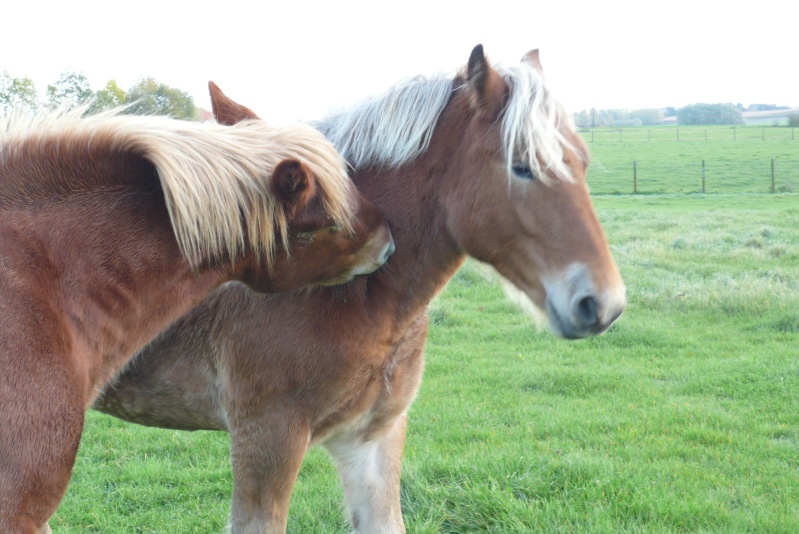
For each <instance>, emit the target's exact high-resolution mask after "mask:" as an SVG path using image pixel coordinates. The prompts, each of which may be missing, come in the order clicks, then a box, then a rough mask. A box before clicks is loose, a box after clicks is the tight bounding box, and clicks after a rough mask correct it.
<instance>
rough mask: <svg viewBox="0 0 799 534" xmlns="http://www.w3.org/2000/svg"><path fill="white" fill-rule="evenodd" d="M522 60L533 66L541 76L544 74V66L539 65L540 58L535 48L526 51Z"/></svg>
mask: <svg viewBox="0 0 799 534" xmlns="http://www.w3.org/2000/svg"><path fill="white" fill-rule="evenodd" d="M522 61H527V62H528V63H530V64H531V65H532V66H533V67H534V68H535V70H537V71H538V73H539V74H540V75H542V76H543V75H544V67H542V66H541V60H540V59H539V57H538V49H537V48H536V49H535V50H530V51H529V52H527V53H526V54H525V55H524V57H523V58H522Z"/></svg>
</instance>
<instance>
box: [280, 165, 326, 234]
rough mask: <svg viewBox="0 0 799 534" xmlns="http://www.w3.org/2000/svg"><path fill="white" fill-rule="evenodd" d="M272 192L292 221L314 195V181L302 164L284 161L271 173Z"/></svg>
mask: <svg viewBox="0 0 799 534" xmlns="http://www.w3.org/2000/svg"><path fill="white" fill-rule="evenodd" d="M272 192H273V193H274V194H275V196H276V197H277V198H278V200H280V202H281V203H282V204H283V207H284V209H285V210H286V216H287V217H288V219H289V220H291V219H293V218H294V217H295V216H296V215H297V213H299V212H300V211H301V210H302V208H304V207H305V206H306V205H307V204H308V203H309V202H310V201H311V199H312V198H313V197H314V195H315V194H316V179H315V178H314V176H313V173H311V171H310V170H309V169H308V167H306V166H305V165H304V164H303V163H302V162H300V161H298V160H296V159H284V160H283V161H281V162H280V163H278V165H277V167H275V171H274V172H273V173H272Z"/></svg>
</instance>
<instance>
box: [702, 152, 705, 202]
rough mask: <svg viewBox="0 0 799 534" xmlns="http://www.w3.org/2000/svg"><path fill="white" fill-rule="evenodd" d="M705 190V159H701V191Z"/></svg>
mask: <svg viewBox="0 0 799 534" xmlns="http://www.w3.org/2000/svg"><path fill="white" fill-rule="evenodd" d="M704 192H705V160H702V193H703V194H704Z"/></svg>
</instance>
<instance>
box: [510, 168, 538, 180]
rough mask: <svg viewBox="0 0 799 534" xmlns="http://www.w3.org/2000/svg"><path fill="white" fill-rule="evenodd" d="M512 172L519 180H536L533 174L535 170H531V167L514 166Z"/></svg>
mask: <svg viewBox="0 0 799 534" xmlns="http://www.w3.org/2000/svg"><path fill="white" fill-rule="evenodd" d="M512 170H513V174H515V175H516V177H517V178H523V179H525V180H535V174H533V169H531V168H530V166H529V165H525V164H519V165H514V166H513V167H512Z"/></svg>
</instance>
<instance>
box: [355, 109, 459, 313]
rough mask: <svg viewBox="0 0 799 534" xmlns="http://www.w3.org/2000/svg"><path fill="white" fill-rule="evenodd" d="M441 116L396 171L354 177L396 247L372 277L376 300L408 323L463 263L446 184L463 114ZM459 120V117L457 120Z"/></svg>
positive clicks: (367, 172)
mask: <svg viewBox="0 0 799 534" xmlns="http://www.w3.org/2000/svg"><path fill="white" fill-rule="evenodd" d="M456 105H457V104H456V103H453V102H450V104H449V106H448V108H447V109H445V110H444V112H443V113H442V115H441V117H440V119H439V123H438V125H437V126H436V131H435V133H434V134H433V137H432V140H431V143H430V146H429V148H428V150H427V151H426V152H425V153H423V154H421V155H420V156H419V157H417V158H416V159H415V160H413V161H411V162H410V163H407V164H405V165H402V166H400V167H398V168H395V169H368V170H365V171H363V172H359V173H358V174H357V175H356V176H355V177H354V179H353V180H354V182H355V183H356V185H357V186H358V189H359V190H360V191H362V192H363V193H364V195H365V196H366V197H367V198H369V200H371V201H372V202H373V203H374V204H375V205H376V206H377V207H378V208H379V209H380V211H381V212H382V213H383V215H384V216H385V217H386V219H387V220H388V222H389V226H390V228H391V232H392V234H393V235H394V241H395V243H396V244H397V249H396V251H395V253H394V255H393V256H392V257H391V259H390V260H389V263H388V264H387V265H386V267H384V268H383V269H381V271H379V272H378V274H377V275H376V276H375V279H376V280H377V286H376V288H375V289H374V293H375V297H374V298H375V300H376V301H378V302H380V303H381V305H384V303H385V302H392V303H393V304H394V306H395V307H396V308H397V310H396V313H395V315H396V314H398V316H399V317H403V318H404V319H406V320H408V321H410V320H413V319H414V318H415V317H416V316H417V315H418V314H419V313H420V312H421V311H422V310H424V309H425V308H426V307H427V305H428V304H429V303H430V301H431V300H433V298H434V297H435V296H436V295H437V294H438V293H439V292H440V291H441V290H442V289H443V288H444V286H445V285H446V284H447V282H448V281H449V280H450V279H451V278H452V276H453V275H454V274H455V272H456V271H457V270H458V268H459V267H460V266H461V265H462V264H463V262H464V261H465V259H466V253H465V252H464V251H463V249H462V248H461V247H460V246H459V245H458V243H457V241H456V240H455V238H454V237H453V236H452V233H451V232H450V229H449V227H448V222H447V216H446V205H445V199H444V197H443V196H442V195H443V193H444V185H445V184H444V183H443V182H442V177H443V176H446V175H447V174H448V170H449V167H450V166H451V165H452V164H453V161H452V156H451V154H452V151H453V150H452V147H453V146H457V143H458V140H459V139H458V137H459V135H458V132H462V131H463V130H464V128H465V116H464V115H463V114H462V113H456V112H454V111H453V110H452V109H451V108H452V107H454V106H456ZM459 117H460V118H459Z"/></svg>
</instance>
